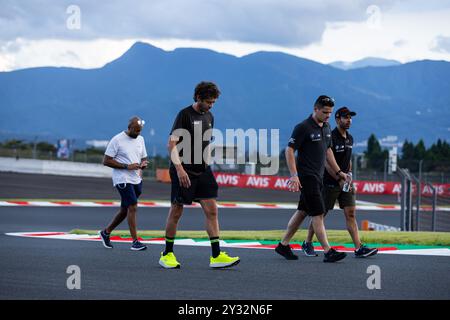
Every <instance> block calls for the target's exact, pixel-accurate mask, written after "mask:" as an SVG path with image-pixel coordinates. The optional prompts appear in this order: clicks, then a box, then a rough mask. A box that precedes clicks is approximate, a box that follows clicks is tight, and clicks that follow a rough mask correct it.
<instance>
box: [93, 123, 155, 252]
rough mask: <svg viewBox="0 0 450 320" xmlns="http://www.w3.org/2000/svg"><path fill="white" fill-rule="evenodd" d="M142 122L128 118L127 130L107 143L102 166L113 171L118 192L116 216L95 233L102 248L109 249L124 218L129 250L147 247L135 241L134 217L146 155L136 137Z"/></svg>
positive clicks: (139, 139)
mask: <svg viewBox="0 0 450 320" xmlns="http://www.w3.org/2000/svg"><path fill="white" fill-rule="evenodd" d="M144 124H145V121H144V120H142V119H140V118H139V117H132V118H131V119H130V120H129V122H128V130H127V131H122V132H121V133H119V134H117V135H115V136H114V137H113V138H112V139H111V141H110V142H109V143H108V147H107V148H106V151H105V156H104V158H103V165H105V166H107V167H110V168H113V173H112V180H113V185H114V186H115V187H116V189H117V191H119V194H120V197H121V204H120V209H119V212H118V213H117V214H116V216H115V217H114V219H113V220H112V221H111V223H110V224H109V225H108V226H107V227H106V228H105V229H103V230H101V231H100V232H99V235H100V238H101V240H102V242H103V245H104V246H105V248H108V249H112V248H113V246H112V244H111V241H110V234H111V232H112V231H113V230H114V229H115V228H116V227H117V226H118V225H119V224H120V223H121V222H122V221H123V220H124V219H125V218H128V225H129V227H130V234H131V237H132V238H133V244H132V246H131V250H133V251H140V250H145V249H147V247H146V246H145V245H144V244H142V243H141V242H140V241H139V240H138V237H137V231H136V213H137V206H138V198H139V196H140V195H141V193H142V170H143V169H145V168H146V167H147V164H148V163H147V151H146V149H145V142H144V138H143V137H142V136H141V135H140V134H141V131H142V128H143V126H144Z"/></svg>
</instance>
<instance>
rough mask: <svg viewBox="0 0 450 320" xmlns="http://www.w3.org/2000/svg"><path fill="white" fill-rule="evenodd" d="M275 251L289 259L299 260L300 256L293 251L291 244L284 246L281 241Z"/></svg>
mask: <svg viewBox="0 0 450 320" xmlns="http://www.w3.org/2000/svg"><path fill="white" fill-rule="evenodd" d="M275 252H276V253H278V254H279V255H282V256H283V257H285V258H286V259H287V260H297V259H298V256H296V255H295V254H294V253H293V252H292V249H291V247H290V246H289V245H287V246H283V245H282V244H281V242H280V243H278V246H277V247H276V248H275Z"/></svg>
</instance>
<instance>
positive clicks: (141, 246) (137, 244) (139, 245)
mask: <svg viewBox="0 0 450 320" xmlns="http://www.w3.org/2000/svg"><path fill="white" fill-rule="evenodd" d="M130 249H131V250H133V251H141V250H145V249H147V246H146V245H145V244H142V243H141V242H139V240H135V241H133V245H132V246H131V248H130Z"/></svg>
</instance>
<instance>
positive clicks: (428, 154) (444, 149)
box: [364, 134, 450, 172]
mask: <svg viewBox="0 0 450 320" xmlns="http://www.w3.org/2000/svg"><path fill="white" fill-rule="evenodd" d="M364 156H365V158H366V160H367V167H368V168H370V169H374V170H377V171H382V170H383V169H384V163H385V160H386V159H388V157H389V151H388V150H387V149H383V148H382V147H381V145H380V143H379V141H378V139H377V138H376V136H375V135H374V134H371V135H370V137H369V140H368V141H367V150H366V151H365V152H364ZM421 161H422V171H440V172H450V144H449V143H448V142H447V141H445V140H441V139H438V141H437V142H435V143H433V144H432V145H431V146H430V147H429V148H427V147H426V146H425V143H424V141H423V140H422V139H420V140H419V141H418V142H417V144H414V143H413V142H410V141H408V140H405V142H404V144H403V147H402V149H401V154H400V155H399V157H398V162H397V164H398V166H400V167H402V168H408V169H409V170H410V171H411V172H418V171H419V165H420V162H421Z"/></svg>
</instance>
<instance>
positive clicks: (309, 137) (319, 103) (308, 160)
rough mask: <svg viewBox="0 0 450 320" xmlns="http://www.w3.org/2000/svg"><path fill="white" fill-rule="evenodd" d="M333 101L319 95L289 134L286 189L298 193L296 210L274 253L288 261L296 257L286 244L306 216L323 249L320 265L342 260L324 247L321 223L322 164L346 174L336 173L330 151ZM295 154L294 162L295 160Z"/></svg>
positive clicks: (324, 240) (323, 210)
mask: <svg viewBox="0 0 450 320" xmlns="http://www.w3.org/2000/svg"><path fill="white" fill-rule="evenodd" d="M333 106H334V100H333V99H332V98H330V97H327V96H324V95H322V96H319V97H318V98H317V100H316V102H315V103H314V113H313V114H312V115H311V116H310V117H309V118H308V119H306V120H304V121H303V122H301V123H300V124H298V125H297V126H296V127H295V128H294V131H293V132H292V135H291V138H290V139H289V143H288V146H287V147H286V152H285V154H286V161H287V164H288V167H289V171H290V173H291V177H290V179H289V189H290V190H291V191H294V192H297V191H300V189H301V192H300V201H299V203H298V207H297V211H296V212H295V213H294V215H293V216H292V218H291V219H290V221H289V223H288V227H287V230H286V234H285V236H284V237H283V239H282V241H281V242H280V243H279V244H278V246H277V247H276V249H275V251H276V252H277V253H278V254H280V255H282V256H283V257H285V258H286V259H288V260H295V259H298V257H297V256H296V255H295V254H293V253H292V250H291V247H290V246H289V241H290V240H291V239H292V237H293V236H294V234H295V233H296V232H297V230H298V228H299V226H300V224H301V223H302V222H303V220H304V219H305V217H306V216H307V215H309V216H311V217H312V226H313V228H314V231H315V233H316V235H317V238H318V239H319V242H320V244H321V245H322V248H323V250H324V260H323V261H324V262H336V261H339V260H342V259H344V258H345V256H346V254H345V253H344V252H337V251H336V250H334V249H333V248H331V247H330V245H329V244H328V239H327V234H326V231H325V226H324V223H323V217H324V214H325V212H326V210H325V203H324V200H323V196H322V188H323V184H322V179H323V174H324V171H325V162H326V161H328V162H329V163H330V165H331V166H332V168H333V169H334V170H335V172H337V175H339V176H340V177H342V178H343V179H347V174H345V173H344V172H342V171H340V170H338V166H337V164H336V161H335V160H334V157H333V152H332V151H331V131H330V127H329V125H328V119H329V118H330V115H331V113H332V112H333ZM295 151H297V162H296V161H295V154H294V153H295Z"/></svg>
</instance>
